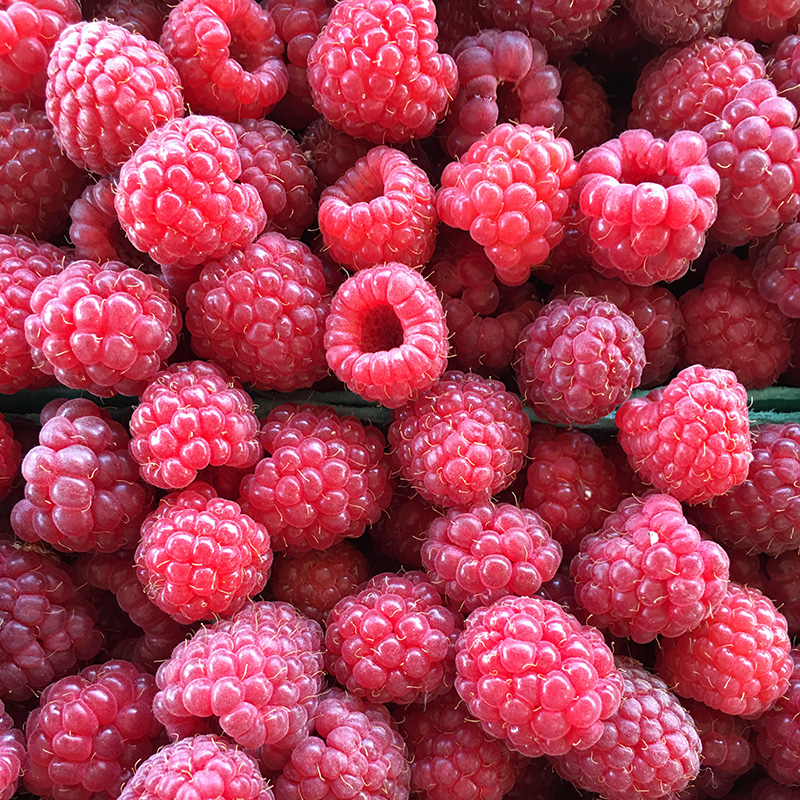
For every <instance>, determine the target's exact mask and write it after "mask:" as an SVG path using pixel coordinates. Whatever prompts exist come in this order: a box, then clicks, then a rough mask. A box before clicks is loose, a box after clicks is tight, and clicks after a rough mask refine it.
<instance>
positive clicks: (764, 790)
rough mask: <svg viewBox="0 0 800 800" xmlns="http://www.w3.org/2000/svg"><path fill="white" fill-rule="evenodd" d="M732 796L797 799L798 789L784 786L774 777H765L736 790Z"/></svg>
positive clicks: (754, 799) (738, 799) (742, 799)
mask: <svg viewBox="0 0 800 800" xmlns="http://www.w3.org/2000/svg"><path fill="white" fill-rule="evenodd" d="M731 797H732V798H735V800H795V798H796V797H797V789H796V788H794V787H789V786H784V785H783V784H780V783H778V782H777V781H774V780H772V778H764V780H761V781H759V782H758V783H757V784H755V785H754V786H749V787H746V788H743V789H742V790H741V791H740V792H735V793H734V794H732V795H731Z"/></svg>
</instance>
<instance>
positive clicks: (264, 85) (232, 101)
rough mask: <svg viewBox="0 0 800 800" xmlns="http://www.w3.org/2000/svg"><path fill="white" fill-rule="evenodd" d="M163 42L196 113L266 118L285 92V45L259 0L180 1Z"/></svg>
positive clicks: (227, 116)
mask: <svg viewBox="0 0 800 800" xmlns="http://www.w3.org/2000/svg"><path fill="white" fill-rule="evenodd" d="M159 41H160V44H161V46H162V47H163V48H164V52H165V53H166V54H167V56H168V57H169V60H170V61H171V62H172V64H173V65H174V67H175V69H177V71H178V74H179V75H180V77H181V83H182V84H183V91H184V95H185V97H186V102H187V103H188V104H189V105H190V106H191V107H192V110H193V111H195V112H196V113H199V114H215V115H217V116H219V117H222V118H223V119H227V120H231V121H234V122H235V121H237V120H239V119H261V118H262V117H264V116H265V115H266V114H268V113H269V112H270V111H271V110H272V109H273V108H274V107H275V104H276V103H277V102H278V100H280V99H281V98H282V97H283V96H284V95H285V94H286V89H287V87H288V85H289V78H288V75H287V72H286V66H285V64H284V63H283V59H282V58H281V56H282V55H283V42H282V41H281V40H280V39H279V38H278V36H277V35H276V33H275V21H274V20H273V19H272V16H271V15H270V13H269V12H268V11H266V10H265V9H263V8H262V7H261V6H260V5H259V4H258V3H256V2H254V0H232V2H224V0H181V1H180V2H179V3H178V5H176V6H175V7H174V8H173V9H172V11H171V12H170V14H169V16H168V17H167V21H166V22H165V23H164V27H163V29H162V31H161V39H160V40H159Z"/></svg>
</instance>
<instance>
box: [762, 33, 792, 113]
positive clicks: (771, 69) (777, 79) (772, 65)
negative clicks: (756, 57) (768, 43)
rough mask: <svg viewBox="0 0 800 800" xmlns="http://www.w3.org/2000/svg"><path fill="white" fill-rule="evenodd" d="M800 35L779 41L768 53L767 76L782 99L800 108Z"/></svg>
mask: <svg viewBox="0 0 800 800" xmlns="http://www.w3.org/2000/svg"><path fill="white" fill-rule="evenodd" d="M798 44H800V35H798V34H796V33H795V34H790V35H789V36H786V37H784V38H783V39H779V40H778V41H777V42H775V44H773V45H772V47H770V48H769V50H768V51H767V75H766V77H767V78H769V79H770V80H771V81H772V82H773V83H774V84H775V88H776V89H777V90H778V94H779V95H780V96H781V97H785V98H786V99H787V100H789V101H791V103H792V105H793V106H794V107H795V108H797V107H798V106H800V91H798V90H799V89H800V80H799V79H800V50H798V49H797V45H798Z"/></svg>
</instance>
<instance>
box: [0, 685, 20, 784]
mask: <svg viewBox="0 0 800 800" xmlns="http://www.w3.org/2000/svg"><path fill="white" fill-rule="evenodd" d="M24 758H25V737H24V736H23V735H22V732H21V731H19V730H18V729H17V728H15V727H14V721H13V720H12V719H11V717H10V716H9V715H8V713H7V712H6V710H5V708H4V706H3V703H2V701H0V800H11V798H12V797H14V796H15V795H16V791H17V783H18V781H19V777H20V774H21V771H22V762H23V759H24Z"/></svg>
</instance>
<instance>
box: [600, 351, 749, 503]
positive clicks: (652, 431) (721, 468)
mask: <svg viewBox="0 0 800 800" xmlns="http://www.w3.org/2000/svg"><path fill="white" fill-rule="evenodd" d="M615 421H616V424H617V427H618V429H619V430H618V441H619V443H620V445H622V449H623V450H624V451H625V452H626V453H627V455H628V462H629V463H630V465H631V466H632V467H633V468H634V469H635V470H636V472H638V473H639V475H640V477H641V478H642V479H643V480H644V481H645V482H646V483H649V484H652V485H653V486H655V487H656V488H657V489H660V490H661V491H664V492H667V493H668V494H671V495H672V496H673V497H674V498H675V499H676V500H680V501H681V502H686V503H693V504H694V503H703V502H705V501H706V500H710V499H711V498H712V497H715V496H716V495H720V494H725V492H727V491H728V490H729V489H731V488H732V487H734V486H736V485H737V484H739V483H742V482H743V481H744V480H745V478H746V477H747V470H748V467H749V466H750V462H751V460H752V458H753V454H752V446H751V442H750V422H749V420H748V416H747V392H746V391H745V388H744V386H742V384H741V383H739V381H738V380H737V379H736V376H735V375H734V374H733V373H732V372H729V371H728V370H725V369H706V367H703V366H701V365H699V364H695V365H694V366H691V367H687V368H686V369H684V370H681V371H680V372H679V373H678V375H677V376H676V377H675V378H673V379H672V380H671V381H670V382H669V383H668V384H667V385H666V386H665V387H663V388H660V389H653V390H652V391H651V392H650V393H649V394H648V395H647V396H646V397H637V398H632V399H630V400H626V401H625V402H624V403H623V404H622V405H621V406H620V407H619V409H618V410H617V414H616V417H615Z"/></svg>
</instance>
